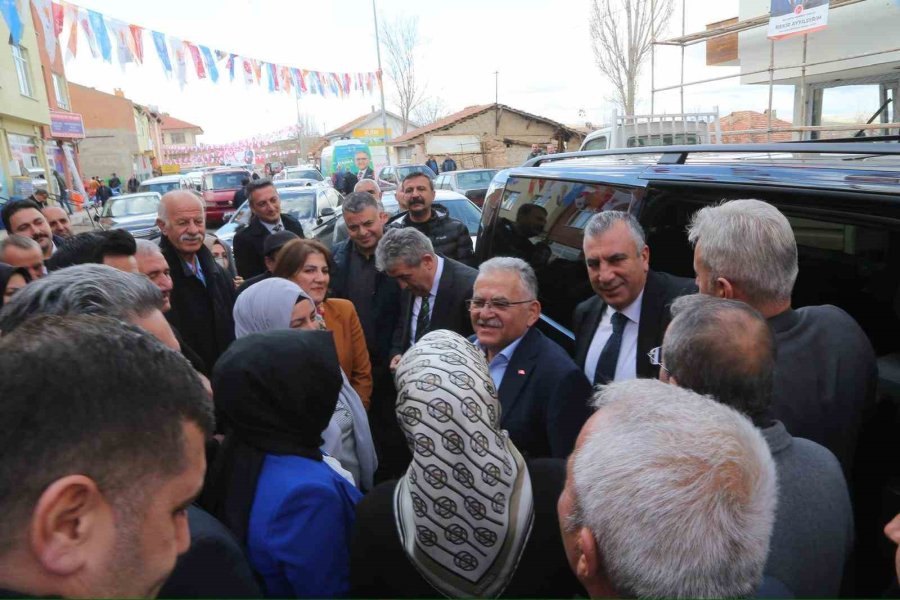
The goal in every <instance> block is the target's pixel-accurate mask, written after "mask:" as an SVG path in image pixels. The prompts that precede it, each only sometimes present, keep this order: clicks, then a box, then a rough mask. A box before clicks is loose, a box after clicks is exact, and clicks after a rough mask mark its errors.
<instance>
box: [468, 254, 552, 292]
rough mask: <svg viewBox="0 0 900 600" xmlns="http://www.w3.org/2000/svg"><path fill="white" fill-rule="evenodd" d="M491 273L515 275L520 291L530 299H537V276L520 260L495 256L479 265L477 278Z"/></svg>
mask: <svg viewBox="0 0 900 600" xmlns="http://www.w3.org/2000/svg"><path fill="white" fill-rule="evenodd" d="M491 273H515V274H516V275H518V276H519V284H520V285H521V286H522V290H523V291H524V292H525V293H527V294H529V295H530V296H531V297H532V298H534V299H537V297H538V282H537V276H536V275H535V274H534V269H532V268H531V265H529V264H528V263H527V262H525V261H524V260H522V259H521V258H515V257H513V256H497V257H495V258H492V259H490V260H487V261H485V262H483V263H481V265H479V267H478V278H481V276H482V275H490V274H491Z"/></svg>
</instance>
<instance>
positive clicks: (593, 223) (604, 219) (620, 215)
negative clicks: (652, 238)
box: [584, 210, 647, 254]
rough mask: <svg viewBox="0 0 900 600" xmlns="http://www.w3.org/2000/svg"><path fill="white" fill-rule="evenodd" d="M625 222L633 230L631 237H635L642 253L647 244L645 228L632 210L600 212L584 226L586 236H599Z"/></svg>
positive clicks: (638, 251) (638, 250)
mask: <svg viewBox="0 0 900 600" xmlns="http://www.w3.org/2000/svg"><path fill="white" fill-rule="evenodd" d="M616 223H625V224H626V225H628V229H630V230H631V237H632V238H634V245H635V247H636V248H637V253H638V254H640V253H641V252H643V250H644V246H646V245H647V241H646V236H645V235H644V228H643V227H641V224H640V223H638V220H637V219H636V218H635V217H634V215H632V214H631V213H630V212H626V211H622V210H604V211H601V212H598V213H597V214H595V215H594V216H593V217H591V220H590V221H588V222H587V225H585V226H584V237H587V238H598V237H600V236H601V235H603V234H604V233H606V232H607V231H609V230H610V229H612V227H613V226H614V225H615V224H616Z"/></svg>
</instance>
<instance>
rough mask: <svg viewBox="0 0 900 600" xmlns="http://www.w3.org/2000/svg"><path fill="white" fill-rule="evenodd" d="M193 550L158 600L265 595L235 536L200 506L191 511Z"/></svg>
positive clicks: (180, 559) (181, 559) (180, 560)
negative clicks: (163, 599)
mask: <svg viewBox="0 0 900 600" xmlns="http://www.w3.org/2000/svg"><path fill="white" fill-rule="evenodd" d="M188 527H189V528H190V532H191V547H190V548H189V549H188V551H187V552H185V553H184V554H182V555H181V556H179V557H178V562H176V563H175V569H174V570H173V571H172V574H171V575H170V576H169V579H168V580H167V581H166V583H165V585H163V587H162V589H160V591H159V595H158V596H157V597H158V598H261V597H262V591H261V590H260V589H259V584H258V583H257V582H256V578H255V577H254V575H253V570H252V569H251V568H250V563H249V561H248V560H247V557H246V555H245V554H244V551H243V550H242V549H241V546H240V545H239V544H238V542H237V540H236V539H235V538H234V535H232V533H231V532H230V531H228V528H227V527H225V526H224V525H223V524H222V523H220V522H219V521H217V520H216V519H215V517H213V516H212V515H210V514H209V513H208V512H206V511H204V510H203V509H201V508H198V507H197V506H189V507H188Z"/></svg>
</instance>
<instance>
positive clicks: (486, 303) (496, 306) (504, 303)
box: [466, 298, 534, 312]
mask: <svg viewBox="0 0 900 600" xmlns="http://www.w3.org/2000/svg"><path fill="white" fill-rule="evenodd" d="M529 302H534V298H532V299H531V300H520V301H519V302H510V301H509V300H484V299H483V298H472V299H471V300H466V308H468V309H469V310H481V309H482V308H490V309H492V310H495V311H497V312H503V311H504V310H507V309H509V307H510V306H515V305H516V304H528V303H529Z"/></svg>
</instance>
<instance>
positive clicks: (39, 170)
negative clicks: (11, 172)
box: [25, 167, 52, 192]
mask: <svg viewBox="0 0 900 600" xmlns="http://www.w3.org/2000/svg"><path fill="white" fill-rule="evenodd" d="M25 170H26V171H28V176H29V177H31V185H32V186H33V187H34V189H36V190H47V191H48V192H49V191H52V190H51V189H50V187H49V184H48V183H47V178H46V177H45V175H46V173H47V172H46V171H44V169H43V167H26V169H25Z"/></svg>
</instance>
